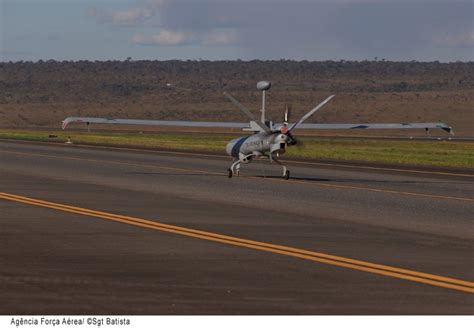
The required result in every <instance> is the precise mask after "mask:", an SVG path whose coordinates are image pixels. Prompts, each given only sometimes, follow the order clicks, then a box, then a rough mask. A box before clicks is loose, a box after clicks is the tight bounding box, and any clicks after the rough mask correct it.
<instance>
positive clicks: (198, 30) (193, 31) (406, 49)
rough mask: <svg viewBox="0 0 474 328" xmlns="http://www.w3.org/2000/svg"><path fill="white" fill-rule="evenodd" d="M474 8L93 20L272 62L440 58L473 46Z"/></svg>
mask: <svg viewBox="0 0 474 328" xmlns="http://www.w3.org/2000/svg"><path fill="white" fill-rule="evenodd" d="M472 10H473V4H472V1H471V0H452V1H447V0H446V1H443V0H411V1H409V0H278V1H271V0H200V1H191V0H135V2H132V5H131V7H130V8H126V9H116V10H109V11H104V10H94V11H91V14H92V15H93V16H94V17H96V18H97V19H98V20H99V21H102V22H106V23H108V24H110V25H112V26H122V27H123V26H130V27H131V26H133V28H134V31H133V32H134V33H135V34H134V36H133V37H132V38H131V42H132V43H133V44H138V45H155V46H182V45H198V46H201V47H203V48H205V47H213V46H236V45H237V46H239V49H241V50H242V53H245V57H247V58H265V59H279V58H292V59H336V60H337V59H371V58H374V57H376V56H377V57H379V58H386V59H394V60H397V59H405V60H411V59H419V58H420V57H425V58H430V59H431V60H433V59H437V58H436V57H437V55H436V53H434V52H433V51H432V50H433V49H436V48H440V47H459V48H463V47H464V48H465V47H472V44H473V35H472ZM439 53H441V51H440V52H439ZM445 54H447V55H448V56H451V55H450V54H448V53H447V52H445ZM463 54H464V55H463V56H464V57H466V56H468V57H469V56H470V57H472V53H471V54H470V55H469V54H466V52H464V53H463ZM427 56H428V57H427Z"/></svg>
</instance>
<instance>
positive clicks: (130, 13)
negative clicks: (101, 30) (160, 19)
mask: <svg viewBox="0 0 474 328" xmlns="http://www.w3.org/2000/svg"><path fill="white" fill-rule="evenodd" d="M153 15H154V13H153V10H152V9H150V8H130V9H127V10H118V11H114V12H112V13H111V14H110V17H111V19H112V22H113V23H114V24H136V23H138V22H139V21H141V20H144V19H147V18H149V17H152V16H153Z"/></svg>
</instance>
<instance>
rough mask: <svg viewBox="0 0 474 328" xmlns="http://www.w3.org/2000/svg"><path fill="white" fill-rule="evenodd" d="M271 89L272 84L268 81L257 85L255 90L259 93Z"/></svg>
mask: <svg viewBox="0 0 474 328" xmlns="http://www.w3.org/2000/svg"><path fill="white" fill-rule="evenodd" d="M271 87H272V83H271V82H270V81H260V82H258V83H257V89H258V90H260V91H265V90H269V89H270V88H271Z"/></svg>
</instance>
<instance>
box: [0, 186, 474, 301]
mask: <svg viewBox="0 0 474 328" xmlns="http://www.w3.org/2000/svg"><path fill="white" fill-rule="evenodd" d="M0 199H4V200H9V201H13V202H18V203H23V204H29V205H34V206H40V207H45V208H50V209H55V210H59V211H63V212H69V213H76V214H81V215H85V216H88V217H96V218H101V219H105V220H111V221H116V222H121V223H124V224H129V225H133V226H138V227H142V228H146V229H153V230H160V231H166V232H170V233H174V234H179V235H184V236H188V237H193V238H198V239H204V240H208V241H213V242H217V243H222V244H229V245H234V246H240V247H245V248H251V249H256V250H260V251H265V252H270V253H277V254H281V255H287V256H291V257H295V258H301V259H305V260H310V261H313V262H319V263H325V264H330V265H334V266H338V267H344V268H350V269H354V270H358V271H364V272H370V273H374V274H379V275H383V276H388V277H392V278H398V279H403V280H409V281H415V282H419V283H423V284H428V285H433V286H437V287H442V288H448V289H453V290H457V291H462V292H467V293H474V283H473V282H470V281H465V280H460V279H455V278H450V277H444V276H439V275H434V274H429V273H424V272H418V271H412V270H408V269H402V268H397V267H392V266H388V265H382V264H375V263H370V262H365V261H360V260H354V259H350V258H345V257H341V256H335V255H330V254H325V253H319V252H314V251H309V250H305V249H299V248H294V247H288V246H282V245H276V244H270V243H264V242H259V241H254V240H249V239H242V238H237V237H233V236H227V235H222V234H217V233H212V232H207V231H201V230H195V229H190V228H184V227H179V226H174V225H169V224H164V223H159V222H155V221H150V220H145V219H140V218H135V217H131V216H124V215H117V214H112V213H107V212H101V211H95V210H91V209H86V208H81V207H76V206H70V205H65V204H59V203H53V202H49V201H44V200H40V199H34V198H29V197H24V196H20V195H14V194H9V193H4V192H0Z"/></svg>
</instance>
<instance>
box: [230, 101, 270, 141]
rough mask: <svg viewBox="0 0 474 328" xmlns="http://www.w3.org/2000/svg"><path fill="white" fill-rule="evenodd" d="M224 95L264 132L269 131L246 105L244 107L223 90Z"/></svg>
mask: <svg viewBox="0 0 474 328" xmlns="http://www.w3.org/2000/svg"><path fill="white" fill-rule="evenodd" d="M224 96H226V97H227V99H229V100H230V101H231V102H232V103H233V104H234V105H235V106H237V107H238V108H239V109H240V110H241V111H242V112H243V113H244V114H245V115H247V116H248V117H249V118H250V120H251V121H254V122H255V123H256V124H257V125H258V126H259V127H261V128H262V129H263V130H264V131H266V132H271V131H270V129H269V128H268V126H266V125H265V124H263V123H262V122H260V121H258V120H257V118H256V117H255V115H253V114H252V112H250V111H249V110H248V109H247V107H245V106H244V105H242V104H241V103H240V102H238V101H237V99H235V98H234V97H232V96H231V95H230V94H228V93H227V92H224Z"/></svg>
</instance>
